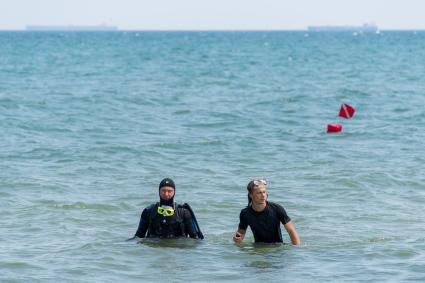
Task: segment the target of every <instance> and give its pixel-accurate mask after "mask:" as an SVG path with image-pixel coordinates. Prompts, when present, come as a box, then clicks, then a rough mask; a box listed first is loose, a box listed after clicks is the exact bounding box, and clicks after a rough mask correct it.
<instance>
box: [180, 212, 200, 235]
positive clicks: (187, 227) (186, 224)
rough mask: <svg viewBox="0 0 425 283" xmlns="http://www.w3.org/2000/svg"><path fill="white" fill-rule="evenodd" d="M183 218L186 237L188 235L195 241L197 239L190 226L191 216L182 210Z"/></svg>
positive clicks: (191, 225) (193, 229)
mask: <svg viewBox="0 0 425 283" xmlns="http://www.w3.org/2000/svg"><path fill="white" fill-rule="evenodd" d="M183 215H184V217H183V223H184V229H185V232H186V234H187V235H189V237H191V238H193V239H196V238H197V237H198V235H197V233H196V231H195V228H194V227H193V224H192V215H191V214H190V212H189V210H187V209H185V210H184V214H183Z"/></svg>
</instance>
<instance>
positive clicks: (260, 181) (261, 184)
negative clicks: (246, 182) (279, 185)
mask: <svg viewBox="0 0 425 283" xmlns="http://www.w3.org/2000/svg"><path fill="white" fill-rule="evenodd" d="M252 182H253V183H254V185H255V186H256V187H265V186H267V180H266V179H264V178H261V179H257V180H252Z"/></svg>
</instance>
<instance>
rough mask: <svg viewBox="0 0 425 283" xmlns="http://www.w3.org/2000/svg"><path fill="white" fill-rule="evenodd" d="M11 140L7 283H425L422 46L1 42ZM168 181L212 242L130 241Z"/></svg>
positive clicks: (1, 166)
mask: <svg viewBox="0 0 425 283" xmlns="http://www.w3.org/2000/svg"><path fill="white" fill-rule="evenodd" d="M341 103H348V104H350V105H352V106H354V107H355V108H356V110H357V111H356V113H355V115H354V117H353V118H352V119H350V120H344V119H342V118H340V117H338V112H339V108H340V106H341ZM328 123H341V124H342V125H343V131H342V132H341V133H339V134H328V133H326V126H327V124H328ZM0 130H1V139H0V215H1V220H0V223H1V224H0V239H1V240H0V251H1V252H0V281H1V282H165V281H167V282H188V281H189V282H204V281H212V282H214V281H239V282H259V281H265V280H267V281H268V282H282V281H287V282H407V281H409V282H414V281H417V282H423V281H424V280H425V233H424V231H425V230H424V229H425V228H424V227H425V220H424V204H425V174H424V173H425V165H424V164H425V151H424V140H425V32H413V31H405V32H395V31H393V32H390V31H388V32H386V31H384V32H381V33H380V34H367V33H365V34H351V33H309V34H308V33H306V32H109V33H108V32H106V33H102V32H99V33H90V32H87V33H78V32H69V33H61V32H53V33H49V32H40V33H37V32H0ZM260 176H263V177H266V178H267V179H268V180H269V183H270V185H269V200H270V201H274V202H277V203H280V204H281V205H283V206H284V207H285V209H286V211H287V213H288V215H289V216H290V217H291V218H292V221H293V223H294V225H295V227H296V229H297V231H298V233H299V235H300V237H301V240H302V244H301V245H300V246H292V245H290V244H289V242H290V241H289V237H288V236H287V234H286V233H285V231H284V230H283V235H284V241H285V242H286V244H283V245H282V244H272V245H265V244H263V245H261V244H253V236H252V233H251V232H250V231H249V232H248V234H247V238H246V239H245V241H244V243H243V244H241V245H236V244H234V243H233V241H232V239H231V238H232V234H233V232H234V231H235V230H236V228H237V225H238V222H239V212H240V210H241V209H242V208H244V207H245V206H246V194H247V192H246V185H247V183H248V182H249V181H250V180H251V179H252V178H255V177H260ZM164 177H171V178H173V179H174V181H175V182H176V186H177V188H176V198H175V199H176V201H177V202H180V203H183V202H188V203H189V204H190V205H191V206H192V208H193V210H194V211H195V213H196V215H197V218H198V222H199V224H200V226H201V229H202V230H203V232H204V235H205V240H204V241H196V240H192V239H187V240H186V239H181V240H168V241H156V240H145V241H140V242H139V241H126V239H128V238H130V237H132V236H133V235H134V233H135V231H136V229H137V225H138V222H139V218H140V214H141V211H142V210H143V208H144V207H146V206H147V205H149V204H150V203H153V202H156V201H157V200H158V184H159V182H160V181H161V179H162V178H164Z"/></svg>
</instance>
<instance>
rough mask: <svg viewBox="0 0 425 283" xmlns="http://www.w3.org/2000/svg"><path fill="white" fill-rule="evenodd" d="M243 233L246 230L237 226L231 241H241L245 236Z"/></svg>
mask: <svg viewBox="0 0 425 283" xmlns="http://www.w3.org/2000/svg"><path fill="white" fill-rule="evenodd" d="M245 233H246V230H243V229H241V228H238V230H237V231H236V232H235V234H234V235H233V241H235V243H240V242H242V241H243V239H244V238H245Z"/></svg>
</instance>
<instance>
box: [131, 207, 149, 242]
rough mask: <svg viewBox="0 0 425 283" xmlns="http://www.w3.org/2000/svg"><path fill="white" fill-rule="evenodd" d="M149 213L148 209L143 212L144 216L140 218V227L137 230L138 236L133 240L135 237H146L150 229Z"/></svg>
mask: <svg viewBox="0 0 425 283" xmlns="http://www.w3.org/2000/svg"><path fill="white" fill-rule="evenodd" d="M151 209H152V208H151ZM149 212H150V210H149V209H148V208H145V209H144V210H143V212H142V215H141V216H140V222H139V227H138V228H137V231H136V234H135V235H134V237H133V238H135V237H139V238H144V237H145V235H146V231H148V228H149Z"/></svg>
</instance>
